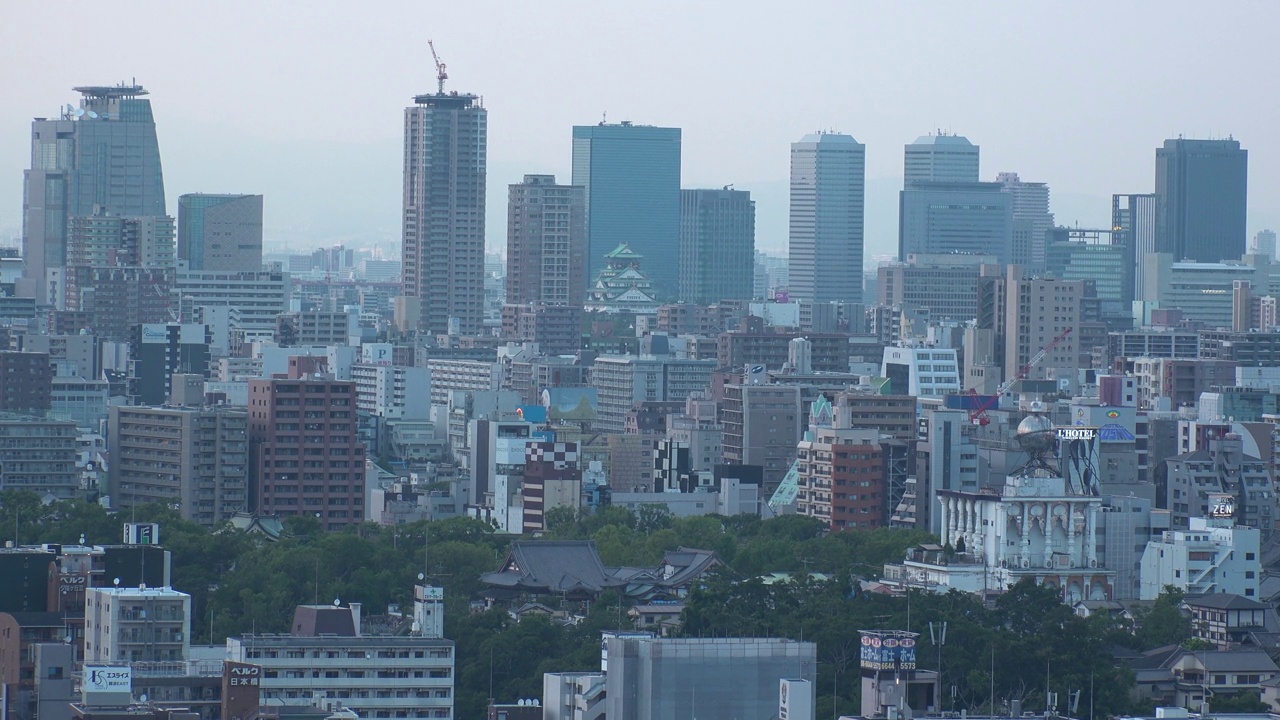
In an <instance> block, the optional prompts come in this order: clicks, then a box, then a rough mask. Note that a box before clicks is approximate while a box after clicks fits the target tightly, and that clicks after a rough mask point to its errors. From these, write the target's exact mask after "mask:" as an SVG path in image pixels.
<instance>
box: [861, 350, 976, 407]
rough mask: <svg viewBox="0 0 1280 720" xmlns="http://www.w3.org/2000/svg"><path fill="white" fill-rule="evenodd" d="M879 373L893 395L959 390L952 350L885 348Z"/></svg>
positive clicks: (937, 394) (939, 394)
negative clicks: (886, 380) (887, 380)
mask: <svg viewBox="0 0 1280 720" xmlns="http://www.w3.org/2000/svg"><path fill="white" fill-rule="evenodd" d="M880 374H881V375H883V376H884V377H887V378H889V383H890V388H891V392H893V393H894V394H896V395H913V396H915V397H943V396H946V395H956V394H959V393H960V392H961V389H960V364H959V361H958V360H957V358H956V351H955V350H945V349H941V348H916V347H887V348H885V349H884V360H883V362H882V363H881V367H880Z"/></svg>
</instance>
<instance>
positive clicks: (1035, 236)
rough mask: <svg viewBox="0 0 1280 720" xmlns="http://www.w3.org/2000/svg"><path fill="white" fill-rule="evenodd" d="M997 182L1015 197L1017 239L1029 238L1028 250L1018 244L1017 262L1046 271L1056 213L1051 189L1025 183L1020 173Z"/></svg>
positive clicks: (1015, 250)
mask: <svg viewBox="0 0 1280 720" xmlns="http://www.w3.org/2000/svg"><path fill="white" fill-rule="evenodd" d="M996 182H998V183H1000V184H1001V185H1004V191H1005V192H1007V193H1009V194H1010V195H1012V196H1013V223H1014V231H1015V237H1018V236H1020V234H1021V233H1022V232H1026V233H1028V234H1029V237H1028V243H1027V246H1026V247H1025V248H1024V247H1022V246H1021V243H1017V242H1015V243H1014V247H1013V261H1014V262H1015V263H1019V264H1023V265H1030V266H1031V267H1034V268H1041V267H1044V263H1045V248H1046V247H1047V244H1048V240H1047V238H1046V234H1047V233H1048V232H1049V231H1050V230H1052V229H1053V213H1051V212H1049V186H1048V185H1047V184H1045V183H1041V182H1024V181H1023V180H1022V179H1021V178H1019V177H1018V173H1016V172H1002V173H1000V174H999V175H997V176H996Z"/></svg>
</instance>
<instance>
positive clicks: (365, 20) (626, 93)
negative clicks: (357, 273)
mask: <svg viewBox="0 0 1280 720" xmlns="http://www.w3.org/2000/svg"><path fill="white" fill-rule="evenodd" d="M1278 21H1280V3H1273V2H1228V3H1213V4H1209V3H1205V2H1194V3H1193V2H1160V3H1152V2H1129V3H1123V2H1120V3H1118V2H1058V3H1041V2H1037V3H1028V2H1008V3H1002V2H980V3H979V2H960V3H943V2H935V3H925V2H895V3H887V2H875V3H872V2H866V3H855V2H825V3H823V2H794V1H793V2H786V3H782V2H758V1H751V0H737V1H727V2H687V1H686V2H645V3H625V4H624V3H613V2H588V1H583V2H556V1H554V0H547V1H544V2H531V3H517V2H477V1H476V0H457V1H455V2H448V3H445V2H413V1H407V0H406V1H403V2H392V1H389V0H388V1H386V2H379V1H378V0H365V1H364V2H360V3H356V2H316V1H312V0H308V1H306V2H266V1H262V0H258V1H253V2H250V1H248V0H241V1H227V0H219V1H217V2H204V3H186V2H172V1H171V0H166V1H163V2H159V1H157V2H127V1H123V0H122V1H115V0H113V1H111V2H102V1H101V0H98V1H95V2H83V1H81V0H72V1H69V2H68V1H65V0H64V2H60V3H57V6H56V8H55V7H53V6H51V5H49V4H48V3H38V2H18V1H16V0H15V1H14V2H6V3H5V5H4V9H3V11H0V73H2V74H3V83H0V241H3V242H6V243H7V242H11V241H12V240H13V239H14V238H17V237H18V236H19V234H20V228H21V207H22V171H23V169H24V168H26V167H28V164H29V160H30V147H29V143H30V121H31V118H32V117H33V116H52V115H54V114H55V113H56V112H57V110H58V108H59V107H61V106H63V105H65V104H66V103H67V102H74V101H75V100H76V99H77V98H76V96H75V94H74V93H73V92H72V91H71V87H72V86H73V85H83V84H114V83H117V82H119V81H121V80H129V79H131V78H136V79H137V81H138V82H139V83H140V84H142V85H144V86H146V88H147V89H148V90H150V91H151V100H152V103H153V107H154V111H155V116H156V120H157V125H158V132H159V136H160V144H161V146H160V147H161V153H162V157H163V163H164V172H165V185H166V188H167V190H168V195H169V204H170V212H176V198H177V196H178V195H180V194H182V193H187V192H248V193H262V194H264V195H265V196H266V200H265V202H266V221H265V222H266V236H267V242H268V243H269V244H270V243H275V244H288V245H290V246H292V247H296V248H303V247H309V246H315V245H322V244H332V243H334V242H339V241H342V242H346V243H348V244H349V245H350V244H354V245H362V244H367V243H369V242H374V241H381V242H385V243H398V241H399V232H400V230H399V228H400V226H399V214H400V190H401V188H400V183H401V174H400V169H401V158H400V148H401V142H402V137H401V132H402V112H401V110H402V108H403V107H404V106H405V105H406V104H408V103H410V102H411V98H412V96H413V95H414V94H415V93H424V92H433V91H434V89H435V78H434V75H435V70H434V67H433V65H432V62H431V54H430V52H429V50H428V48H427V42H426V41H427V38H432V39H433V40H434V41H435V44H436V49H437V50H438V51H439V52H440V54H441V56H442V59H443V60H444V61H445V62H446V63H447V64H448V67H449V74H450V80H449V82H448V85H447V89H452V90H458V91H460V92H473V93H476V94H479V95H482V96H483V97H484V103H485V106H486V107H487V108H488V109H489V192H488V198H489V208H488V229H487V234H488V240H489V244H490V246H491V247H494V248H496V247H500V246H501V245H503V244H504V243H505V233H506V227H505V226H506V221H505V217H506V215H505V213H506V186H507V184H509V183H512V182H518V181H519V180H520V177H521V175H523V174H524V173H545V172H550V173H555V174H556V175H557V176H559V177H560V178H561V179H562V180H565V181H567V180H568V177H569V165H570V134H571V131H570V128H571V126H573V125H575V124H590V123H594V122H598V121H599V120H600V119H601V117H602V114H603V113H604V112H607V113H608V118H609V120H610V121H611V122H616V121H619V120H631V121H634V122H637V123H646V124H654V125H669V126H678V127H681V128H683V129H684V140H683V177H684V181H683V185H684V186H685V187H717V186H721V185H725V184H728V183H733V184H734V185H735V187H737V188H739V189H747V190H752V191H753V193H754V194H755V197H756V200H757V215H758V223H757V224H758V233H757V246H758V247H760V248H761V249H765V250H776V251H782V250H784V249H785V247H786V216H787V191H786V187H787V175H788V144H789V143H791V142H792V141H795V140H798V139H799V138H800V136H801V135H803V134H805V133H807V132H812V131H814V130H817V129H833V130H838V131H841V132H846V133H849V134H851V135H853V136H854V137H855V138H857V139H858V141H860V142H862V143H865V144H866V146H867V187H868V191H867V205H868V207H867V232H866V237H867V252H868V256H871V255H873V254H878V253H892V252H895V251H896V247H897V190H898V188H899V187H900V183H901V177H902V146H903V144H905V143H908V142H911V141H912V140H913V139H914V138H915V137H917V136H919V135H923V134H926V133H928V132H930V131H934V130H936V129H939V128H941V129H944V130H948V131H952V132H955V133H958V134H961V135H965V136H967V137H968V138H969V139H970V140H972V141H973V142H974V143H977V144H979V145H981V147H982V177H983V179H984V180H993V179H994V178H995V175H996V173H997V172H1000V171H1005V170H1010V171H1016V172H1019V173H1020V174H1021V175H1022V178H1023V179H1024V180H1030V181H1043V182H1047V183H1049V185H1050V187H1051V188H1052V193H1053V210H1054V211H1055V212H1056V214H1057V219H1058V222H1059V223H1061V224H1076V223H1077V222H1078V223H1079V224H1081V225H1089V226H1103V225H1106V224H1107V223H1108V222H1109V212H1110V204H1109V203H1110V195H1111V193H1113V192H1151V191H1153V189H1154V162H1155V160H1154V158H1155V148H1156V147H1157V146H1158V145H1159V144H1160V143H1161V142H1162V141H1163V140H1164V139H1165V138H1166V137H1174V136H1177V135H1178V134H1184V135H1185V136H1187V137H1226V136H1227V135H1233V136H1234V137H1235V138H1236V139H1238V140H1240V141H1241V143H1242V144H1243V146H1244V147H1245V148H1247V149H1248V150H1249V224H1248V227H1249V234H1250V235H1252V234H1253V233H1254V232H1256V231H1257V230H1259V229H1261V228H1263V227H1272V228H1275V227H1280V133H1277V127H1276V126H1277V122H1278V121H1280V80H1278V79H1277V72H1276V71H1277V67H1278V66H1280V63H1278V62H1277V37H1276V30H1277V27H1278V25H1280V22H1278Z"/></svg>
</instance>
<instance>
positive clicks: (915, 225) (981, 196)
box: [898, 181, 1030, 264]
mask: <svg viewBox="0 0 1280 720" xmlns="http://www.w3.org/2000/svg"><path fill="white" fill-rule="evenodd" d="M1026 229H1027V231H1028V234H1029V230H1030V228H1029V227H1028V228H1026ZM921 253H926V254H935V253H942V254H949V253H968V254H972V255H991V256H994V257H995V258H996V260H997V261H998V262H1000V263H1001V264H1008V263H1011V262H1013V260H1014V252H1013V195H1012V194H1011V193H1007V192H1004V185H1002V184H1001V183H993V182H992V183H984V182H926V181H913V182H909V183H907V187H906V189H905V190H903V191H902V193H901V196H900V200H899V208H898V259H899V260H901V261H904V262H905V261H906V259H907V258H908V257H909V256H911V255H915V254H921Z"/></svg>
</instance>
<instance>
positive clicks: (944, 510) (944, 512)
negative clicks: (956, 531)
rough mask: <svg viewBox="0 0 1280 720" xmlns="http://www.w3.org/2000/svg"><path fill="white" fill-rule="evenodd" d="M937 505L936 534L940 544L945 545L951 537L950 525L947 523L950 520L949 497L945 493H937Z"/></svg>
mask: <svg viewBox="0 0 1280 720" xmlns="http://www.w3.org/2000/svg"><path fill="white" fill-rule="evenodd" d="M938 506H939V509H938V512H939V516H938V517H939V521H938V528H939V530H938V535H939V540H940V541H941V543H942V545H943V546H944V547H945V546H946V544H947V541H948V540H949V539H950V538H951V526H950V525H949V524H948V523H950V522H951V498H949V497H947V496H946V495H939V496H938Z"/></svg>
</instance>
